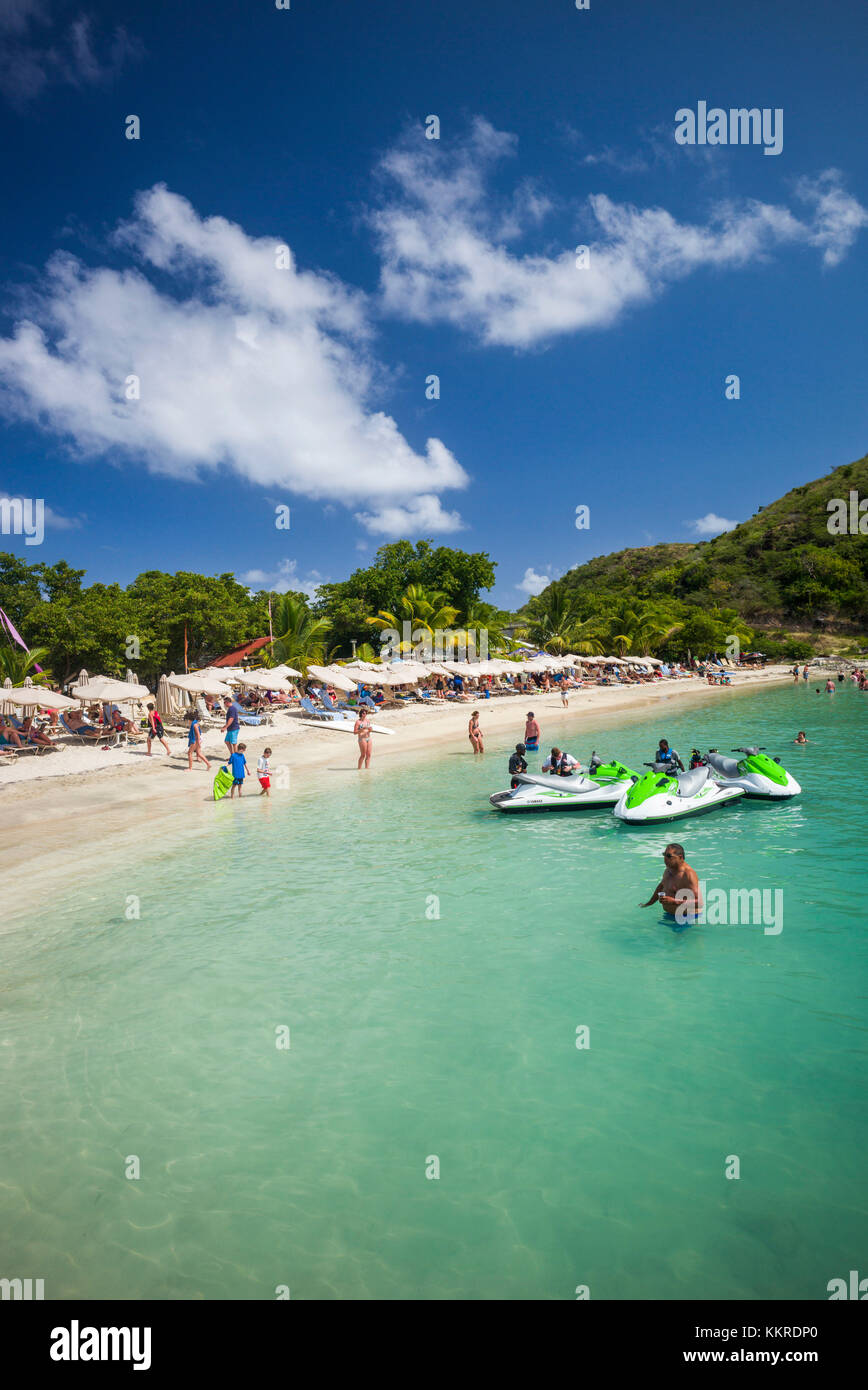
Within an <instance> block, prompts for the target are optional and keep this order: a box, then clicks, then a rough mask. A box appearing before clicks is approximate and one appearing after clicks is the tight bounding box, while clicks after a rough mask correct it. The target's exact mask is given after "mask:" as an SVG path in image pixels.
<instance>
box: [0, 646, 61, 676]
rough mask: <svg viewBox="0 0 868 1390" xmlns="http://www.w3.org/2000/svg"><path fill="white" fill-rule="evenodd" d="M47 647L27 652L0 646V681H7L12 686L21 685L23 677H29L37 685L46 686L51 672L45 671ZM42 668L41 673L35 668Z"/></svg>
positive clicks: (34, 648)
mask: <svg viewBox="0 0 868 1390" xmlns="http://www.w3.org/2000/svg"><path fill="white" fill-rule="evenodd" d="M48 655H49V652H48V648H47V647H33V648H32V649H31V650H30V651H29V652H25V651H21V650H19V649H18V648H17V647H7V646H0V681H4V680H6V679H7V677H8V679H9V680H10V681H11V682H12V684H13V685H23V684H24V678H25V676H31V677H32V678H33V680H34V682H35V684H37V685H47V684H48V682H49V681H50V680H51V672H50V671H47V670H45V667H44V663H45V662H46V661H47V660H48ZM37 666H42V667H43V669H42V671H37V670H36V669H35V668H36V667H37Z"/></svg>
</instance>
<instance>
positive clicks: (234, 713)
mask: <svg viewBox="0 0 868 1390" xmlns="http://www.w3.org/2000/svg"><path fill="white" fill-rule="evenodd" d="M240 724H241V709H240V706H239V705H237V704H236V702H235V700H230V699H229V696H228V695H227V696H226V723H225V724H224V725H223V732H224V734H225V735H226V737H225V739H224V743H225V744H226V753H227V756H228V757H229V758H230V759H231V757H232V754H233V753H234V752H235V744H236V743H237V742H238V730H239V727H240Z"/></svg>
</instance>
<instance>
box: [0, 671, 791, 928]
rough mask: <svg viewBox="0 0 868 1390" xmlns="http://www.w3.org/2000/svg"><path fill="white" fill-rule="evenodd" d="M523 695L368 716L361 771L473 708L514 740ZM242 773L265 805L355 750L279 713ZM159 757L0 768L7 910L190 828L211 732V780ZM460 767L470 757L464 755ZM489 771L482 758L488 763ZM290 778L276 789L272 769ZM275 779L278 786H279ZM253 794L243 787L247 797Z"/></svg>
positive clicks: (33, 761) (703, 687) (78, 754)
mask: <svg viewBox="0 0 868 1390" xmlns="http://www.w3.org/2000/svg"><path fill="white" fill-rule="evenodd" d="M791 680H792V676H791V674H790V668H789V667H786V666H772V667H767V668H766V669H765V670H763V671H743V672H737V673H735V674H734V676H733V685H732V686H731V687H720V686H714V687H711V686H709V685H708V684H707V683H706V681H704V680H702V679H699V678H693V679H689V680H674V679H671V680H665V679H664V680H661V681H660V682H658V683H655V684H654V685H640V686H628V687H619V686H593V687H590V688H589V689H587V690H577V691H572V692H571V694H570V704H569V709H567V710H565V709H563V707H562V705H561V701H560V697H559V695H557V694H555V693H554V692H552V693H549V694H547V695H545V694H542V693H540V694H537V695H536V696H535V697H534V696H532V697H530V699H531V702H532V707H533V709H534V712H535V713H536V714H537V717H538V718H540V720H544V719H545V717H546V716H547V715H548V716H550V717H551V718H557V719H558V721H569V722H570V723H573V722H574V723H575V724H576V729H577V736H578V735H579V733H580V730H581V726H582V722H583V721H588V720H591V719H596V720H599V718H600V717H601V716H602V717H605V716H606V715H607V714H609V713H612V714H615V713H621V712H623V711H629V710H632V711H636V712H637V713H639V712H641V711H642V710H644V709H654V708H655V707H656V706H662V705H667V706H669V707H672V706H674V705H675V704H676V703H677V704H681V703H682V702H689V701H691V700H697V699H703V698H704V699H709V698H711V699H720V700H728V699H733V698H737V696H738V694H739V692H741V691H743V690H756V689H757V687H762V686H776V685H779V684H781V683H782V682H783V683H786V682H788V681H791ZM527 707H528V699H527V697H518V696H501V697H497V698H492V699H490V700H480V701H477V702H475V703H474V702H473V701H471V700H468V701H467V702H463V703H460V704H457V703H453V702H450V703H448V704H446V703H444V704H436V705H426V706H422V705H418V704H415V705H411V706H409V707H408V708H406V709H400V710H388V711H385V712H378V714H377V716H376V721H375V722H379V723H382V724H384V725H388V726H389V727H391V728H394V730H395V737H392V738H390V737H387V736H384V735H379V736H377V735H375V739H374V756H373V762H372V768H371V771H370V773H368V774H359V775H369V776H373V777H375V776H376V775H377V768H378V767H379V766H380V765H381V764H388V763H389V762H391V761H392V760H394V759H396V758H401V757H403V756H405V755H406V754H407V753H408V752H410V751H414V752H416V751H423V750H425V749H426V748H432V747H436V746H438V745H439V746H442V745H444V744H446V745H455V744H456V743H463V744H466V743H467V738H466V734H467V721H468V718H469V715H470V710H471V709H473V708H478V709H479V711H480V721H481V725H482V729H483V732H484V734H486V735H488V736H489V738H490V739H492V740H493V739H497V740H502V739H504V738H507V737H509V738H511V737H512V736H513V735H514V737H515V740H516V741H517V740H518V739H520V738H521V735H522V732H523V728H524V716H525V714H526V712H527ZM242 737H243V741H244V742H245V743H246V744H247V750H248V764H249V765H250V768H251V773H252V774H255V766H256V758H257V757H258V755H259V753H260V751H261V750H262V749H263V748H264V747H266V746H268V747H270V748H271V749H272V756H271V759H270V763H271V769H272V780H273V784H274V785H273V786H272V797H273V798H274V799H277V798H280V797H282V796H287V795H298V794H299V793H300V792H309V791H315V790H317V788H319V787H327V786H328V784H329V773H330V772H333V771H334V770H335V769H338V770H345V771H347V772H348V773H350V772H352V773H353V774H354V775H355V767H356V757H357V747H356V740H355V739H354V738H353V737H352V735H351V734H349V733H343V732H334V731H330V730H328V729H326V728H323V729H318V728H313V727H310V726H309V725H305V724H303V723H302V722H301V720H300V718H299V717H298V715H297V714H293V713H287V712H280V713H277V714H275V715H274V722H273V724H272V725H270V726H268V725H262V726H259V727H249V728H245V730H244V731H243V735H242ZM168 742H169V746H170V748H171V750H172V753H171V756H168V757H167V756H166V753H165V751H164V750H163V748H162V747H160V745H158V744H156V743H155V744H154V745H153V748H152V756H151V757H150V758H149V757H148V756H147V752H146V744H145V742H144V740H142V741H141V742H139V743H135V744H130V745H129V746H125V745H122V746H121V747H119V748H111V749H107V750H104V749H102V748H101V747H99V746H97V747H95V748H93V747H80V746H70V745H66V744H61V745H60V751H58V752H50V753H46V754H43V755H41V756H39V757H35V756H34V757H30V756H27V757H20V758H19V759H18V760H17V761H16V763H15V765H14V766H12V767H3V768H0V835H2V842H3V846H4V879H5V881H6V889H7V902H9V901H10V898H14V897H15V896H16V895H17V894H18V893H19V892H21V893H27V892H32V886H33V866H34V862H35V860H36V859H38V861H39V863H40V864H41V865H42V866H44V867H45V868H49V867H52V866H54V865H56V864H58V863H61V864H64V863H65V864H72V863H74V862H76V861H78V862H79V863H80V862H81V851H82V847H83V846H88V845H91V846H93V845H96V846H99V850H100V852H101V853H106V852H110V851H111V847H112V844H113V842H114V841H115V840H119V839H122V838H124V837H127V836H129V835H141V834H142V833H143V831H146V833H148V834H150V833H151V832H152V831H154V830H155V829H156V827H157V826H158V824H159V822H161V821H162V820H164V819H168V818H171V817H177V816H178V815H179V814H180V815H182V816H184V815H186V816H188V817H195V818H196V819H198V818H199V817H200V816H201V815H202V813H203V809H204V811H205V812H207V813H208V814H210V813H211V812H212V811H213V802H211V800H210V793H211V779H212V776H213V774H214V772H216V770H217V767H218V766H219V763H220V762H221V761H222V759H223V757H224V753H225V747H224V744H223V741H222V737H221V734H220V731H219V729H212V730H209V731H207V732H205V733H204V734H203V748H204V751H205V753H206V756H207V757H209V759H211V772H210V773H209V772H208V771H206V769H205V767H204V766H203V765H202V764H201V763H200V764H196V763H195V762H194V765H193V771H192V772H189V771H187V747H186V738H185V737H184V736H183V735H181V734H175V735H174V736H173V735H169V737H168ZM467 747H468V757H469V756H470V750H469V745H467ZM492 761H493V760H492ZM286 769H289V771H290V777H289V778H288V779H287V778H285V777H284V778H283V779H281V778H280V776H279V774H280V772H281V770H286ZM281 780H282V781H284V782H288V786H281V785H280V783H281ZM258 792H259V788H258V784H257V783H256V781H255V776H254V777H253V779H252V781H251V785H250V790H249V793H248V796H249V798H250V799H251V800H253V799H254V798H255V797H256V796H257V795H258Z"/></svg>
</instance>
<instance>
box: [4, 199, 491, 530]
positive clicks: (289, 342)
mask: <svg viewBox="0 0 868 1390" xmlns="http://www.w3.org/2000/svg"><path fill="white" fill-rule="evenodd" d="M115 241H116V243H117V246H118V247H119V248H120V249H121V250H122V251H124V252H126V253H127V254H128V255H130V256H132V257H133V258H134V259H135V261H136V264H134V265H133V266H131V267H130V268H128V269H124V270H117V269H109V268H107V267H99V268H96V269H92V268H89V267H87V266H84V265H83V264H82V263H81V262H80V261H78V260H76V259H75V258H74V257H72V256H70V255H67V254H65V253H58V254H56V255H55V256H53V257H52V259H51V260H50V261H49V263H48V266H47V268H46V272H45V277H44V285H43V288H42V289H41V290H40V291H39V292H38V294H34V296H33V298H32V302H31V303H30V304H29V306H28V315H29V316H28V317H27V318H24V319H22V320H21V321H20V322H19V323H18V324H17V325H16V328H15V332H14V335H13V336H12V337H11V338H7V339H0V392H2V394H0V404H2V405H3V406H4V407H5V409H6V412H7V413H9V414H13V415H16V416H18V417H20V418H23V419H25V420H27V421H29V422H31V423H33V424H38V425H40V426H42V427H43V428H47V429H49V430H51V431H53V432H54V433H55V434H57V435H60V436H61V437H63V438H65V439H67V440H69V441H70V442H71V445H72V447H73V448H74V449H75V450H76V451H77V452H78V453H80V454H81V455H84V456H97V455H107V456H108V457H109V458H110V459H112V461H114V462H118V463H121V462H126V461H132V462H133V463H134V464H139V463H141V462H142V461H144V462H145V463H146V464H147V466H148V468H149V469H150V470H151V471H152V472H154V473H161V474H164V475H167V476H170V477H174V478H180V479H184V480H186V481H195V480H197V479H199V478H201V477H202V476H203V475H204V474H206V473H208V472H215V471H218V470H220V471H224V472H225V471H229V472H231V473H234V474H236V475H238V476H240V477H242V478H243V479H245V480H247V481H248V482H251V483H254V484H257V485H259V486H262V487H269V488H275V487H277V486H279V487H280V488H281V489H285V490H286V491H287V492H289V493H295V494H298V495H301V496H304V497H309V498H313V499H317V500H320V501H334V502H341V503H343V504H344V505H346V506H348V507H358V506H359V505H362V506H365V507H369V508H371V509H372V510H373V511H374V512H375V513H379V514H380V515H382V516H385V515H386V514H387V511H386V510H384V509H396V508H397V509H400V508H404V509H406V510H407V512H408V515H410V516H411V517H412V516H414V515H415V516H418V518H419V519H420V520H424V519H425V518H426V517H427V518H430V519H431V522H432V524H434V525H436V526H438V529H440V530H443V529H446V528H447V521H446V520H445V518H446V516H447V514H446V513H444V512H443V511H442V508H440V504H439V502H438V501H437V494H438V493H439V492H440V491H442V490H443V489H446V488H463V487H465V486H466V485H467V482H468V478H467V475H466V473H465V472H464V470H463V469H462V468H461V466H460V465H459V463H458V462H457V461H456V459H455V458H454V457H453V455H452V454H451V453H450V452H449V450H448V449H447V448H446V446H445V445H444V444H443V443H442V442H441V441H440V440H439V439H435V438H432V439H429V440H428V441H427V443H426V445H425V449H424V452H421V453H419V452H416V451H415V450H414V449H413V448H412V447H411V445H410V444H409V443H408V442H407V440H406V439H405V438H404V437H403V435H402V434H401V433H400V431H399V429H398V426H397V425H396V423H395V421H394V420H393V419H392V418H391V417H390V416H389V415H386V414H384V413H383V412H382V411H381V410H378V409H376V408H375V405H376V399H375V398H376V395H377V392H378V390H379V388H380V386H381V382H382V379H383V376H384V373H383V369H382V367H381V366H380V364H379V363H378V362H377V360H376V359H375V357H374V355H373V353H372V350H371V346H370V338H371V328H370V323H369V318H368V306H367V304H366V302H365V300H364V298H363V296H362V295H360V294H359V293H358V292H357V291H355V290H352V289H349V288H347V287H346V286H345V285H343V284H341V282H340V281H339V280H337V279H336V278H335V277H334V276H331V275H328V274H324V273H320V272H315V271H308V270H300V269H299V268H298V267H297V266H296V265H295V263H294V261H293V260H292V257H291V254H290V255H289V261H290V264H289V268H287V269H278V268H277V264H276V262H277V257H276V250H277V248H278V247H280V246H281V245H283V243H281V241H280V239H279V238H274V237H265V238H253V237H249V236H247V235H246V234H245V232H244V231H243V230H242V228H240V227H238V226H236V225H234V224H233V223H231V222H227V221H226V220H225V219H224V218H222V217H209V218H200V217H199V216H198V214H197V213H196V211H195V210H194V208H193V207H192V206H191V205H190V203H189V202H187V201H186V200H185V199H184V198H181V197H179V196H177V195H176V194H173V193H170V192H169V191H168V190H167V189H166V188H165V187H162V186H157V187H155V188H153V189H151V190H150V191H149V192H146V193H143V194H140V195H139V197H138V198H137V200H136V207H135V215H134V217H133V218H132V220H131V221H130V222H128V223H125V224H124V225H123V226H122V227H121V228H120V229H119V230H118V233H117V234H116V237H115ZM142 267H143V268H142ZM151 268H154V269H156V270H157V271H159V272H160V285H159V287H158V286H157V285H156V284H155V283H152V281H151V279H149V278H148V276H147V274H146V272H147V271H148V270H150V269H151ZM167 285H168V286H169V287H170V289H171V292H170V289H169V288H166V286H167ZM131 375H135V376H137V377H138V378H139V381H140V388H139V390H140V398H139V399H137V400H127V399H126V395H125V382H126V380H127V378H128V377H129V376H131ZM365 524H369V523H368V522H366V523H365ZM458 524H460V523H459V522H458V520H457V518H454V516H452V514H450V519H449V522H448V525H449V526H450V527H451V528H452V529H455V526H456V525H458Z"/></svg>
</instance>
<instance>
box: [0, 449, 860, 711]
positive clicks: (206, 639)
mask: <svg viewBox="0 0 868 1390" xmlns="http://www.w3.org/2000/svg"><path fill="white" fill-rule="evenodd" d="M851 491H852V492H854V493H856V494H858V496H859V498H866V497H868V458H863V459H860V460H858V462H856V463H851V464H847V465H846V466H845V467H843V468H836V469H835V470H834V472H832V473H829V474H827V475H826V477H824V478H820V479H818V480H817V481H816V482H812V483H806V484H804V486H802V487H797V488H793V489H792V491H791V492H788V493H787V495H786V496H785V497H782V498H781V499H780V500H779V501H777V502H774V503H772V505H771V506H768V507H763V508H762V509H761V510H760V511H758V512H757V513H756V515H755V516H753V517H752V518H751V519H750V521H746V522H743V523H742V524H741V525H740V526H737V527H736V528H735V530H733V531H728V532H726V533H725V534H723V535H721V536H716V537H715V538H714V539H713V540H710V541H703V542H699V543H697V544H687V545H677V544H667V545H655V546H644V547H640V548H638V549H635V550H621V551H618V552H617V553H615V554H613V555H603V556H600V557H599V558H598V559H595V560H591V561H590V563H589V564H586V565H580V566H578V567H577V568H576V569H573V570H570V571H569V573H568V574H565V575H564V576H563V577H562V578H561V579H559V580H557V581H555V582H554V583H553V584H550V585H549V586H548V588H547V589H545V590H544V591H543V593H542V594H540V595H539V596H538V597H536V598H533V599H531V600H530V602H529V603H527V604H526V605H525V606H524V608H523V609H522V610H521V612H520V613H519V614H518V615H517V617H516V618H515V619H511V617H510V614H508V613H505V612H503V611H502V610H500V609H497V608H495V607H494V606H493V605H492V604H489V603H485V602H484V601H483V600H482V599H481V598H480V594H481V593H482V592H483V591H484V590H487V589H490V588H491V587H492V585H493V584H494V571H495V563H494V561H492V560H491V558H490V557H489V556H488V555H487V554H485V553H484V552H476V553H474V554H471V553H469V552H467V551H463V550H454V549H452V548H451V547H448V546H436V547H435V546H434V545H432V543H431V542H430V541H419V542H417V543H416V544H415V545H413V544H411V542H410V541H397V542H395V543H394V544H391V545H384V546H382V547H381V548H380V549H379V550H378V551H377V554H376V556H375V557H374V561H373V563H372V564H371V565H369V566H368V567H367V568H365V569H358V570H355V571H354V572H353V573H352V574H351V575H350V577H349V578H348V579H346V580H344V581H343V582H342V583H337V584H323V585H322V586H321V587H320V588H319V589H318V591H317V594H316V597H315V599H314V600H313V601H310V600H309V599H308V598H307V596H306V595H305V594H301V593H289V594H271V595H269V594H268V593H265V592H262V593H256V594H254V593H251V591H250V590H249V589H248V588H246V587H245V586H244V585H243V584H239V583H238V581H237V580H236V579H235V577H234V576H233V575H231V574H221V575H217V576H207V575H201V574H191V573H187V572H184V571H181V572H179V573H178V574H163V573H161V572H160V571H159V570H148V571H147V572H146V573H145V574H140V575H139V576H138V578H137V579H135V580H134V581H133V583H132V584H129V585H127V587H126V588H123V587H121V586H120V585H119V584H91V585H88V586H85V585H84V584H83V583H82V581H83V579H84V576H85V571H84V570H77V569H73V568H72V567H71V566H70V565H68V564H67V563H66V561H64V560H60V561H58V562H57V563H56V564H53V565H45V564H34V565H29V564H27V563H26V562H25V561H24V560H22V559H19V558H18V556H16V555H14V554H8V553H5V554H4V553H0V608H3V609H4V610H5V612H6V613H7V614H8V615H9V618H10V619H11V621H12V623H13V624H14V625H15V627H16V628H17V629H18V631H19V632H20V633H21V635H22V637H23V638H24V640H25V641H26V642H27V643H28V645H29V646H32V648H33V651H32V652H31V653H30V654H29V656H28V654H27V653H24V652H22V651H21V649H20V648H18V647H16V646H15V644H13V643H12V642H11V640H10V639H9V638H8V637H6V635H5V634H2V635H0V680H2V679H3V678H5V677H6V676H9V677H10V678H11V679H12V681H13V683H15V684H18V683H20V682H21V681H22V680H23V679H24V677H25V675H28V674H33V675H34V677H35V676H36V675H37V674H38V673H36V672H35V667H36V666H37V665H39V666H41V667H42V668H43V670H44V671H47V670H48V669H50V671H51V673H52V675H53V677H54V679H56V680H58V681H61V682H65V681H67V680H69V679H70V677H72V676H74V675H77V674H78V671H79V670H80V669H81V668H82V667H83V666H84V667H86V668H87V669H88V670H89V671H99V672H102V673H105V674H107V675H119V676H122V675H123V674H124V672H125V671H126V668H127V667H128V666H132V668H133V669H134V670H135V671H136V673H137V674H138V675H139V677H140V678H141V679H143V680H145V681H148V682H153V681H154V680H155V679H156V677H157V676H159V675H160V674H161V673H162V672H164V671H169V670H173V669H174V670H175V671H182V670H183V669H184V644H185V639H186V643H187V660H188V663H189V666H190V667H191V668H195V667H197V666H202V665H205V664H206V663H207V662H209V661H212V660H213V659H214V658H215V657H216V656H219V655H220V654H222V653H223V652H226V651H229V650H231V649H232V648H234V647H237V646H241V645H242V644H243V643H245V642H249V641H251V640H252V639H254V638H257V637H263V636H266V635H267V634H268V630H269V628H268V621H269V619H268V609H269V599H270V601H271V609H272V627H273V632H274V638H275V641H274V647H273V649H272V651H271V652H269V651H267V650H265V651H263V652H262V658H263V660H269V659H273V660H275V661H285V662H287V663H288V664H289V665H290V666H294V667H297V668H298V669H300V670H304V669H305V667H306V665H307V664H308V662H322V661H327V660H330V659H333V658H334V657H335V656H347V657H348V656H350V655H351V652H352V649H353V644H355V645H356V650H357V654H358V656H359V657H361V658H363V659H370V658H371V657H373V656H374V655H375V653H376V650H377V648H378V646H379V642H378V639H377V633H378V631H379V630H382V629H383V628H397V629H398V630H399V631H400V630H401V624H402V622H403V621H405V620H407V619H409V621H410V622H411V624H412V628H413V629H414V630H418V629H419V628H421V629H424V630H425V631H427V632H433V630H434V629H436V628H440V629H451V630H453V631H454V632H456V633H457V634H461V633H462V632H464V633H465V634H466V632H467V631H468V630H470V629H475V630H476V631H477V632H478V631H479V630H480V629H486V630H487V632H488V644H489V650H490V651H498V650H499V651H506V650H508V649H509V648H510V646H511V645H512V643H511V639H509V638H508V637H507V636H506V634H505V631H504V629H509V630H510V631H511V632H512V633H514V635H515V636H517V637H523V636H526V637H527V638H528V640H530V641H532V642H535V643H537V644H539V645H540V646H541V647H545V648H546V649H547V650H548V651H550V652H552V653H558V652H566V651H574V652H577V653H578V654H580V655H588V656H593V655H599V654H602V653H603V652H620V653H621V654H626V653H628V652H631V653H636V654H638V655H648V654H651V653H653V654H655V655H658V656H668V657H681V656H685V655H686V654H687V653H688V652H692V653H693V654H694V655H698V656H704V655H706V654H708V653H710V652H720V653H723V652H724V651H725V650H726V647H727V644H728V642H729V639H730V638H731V637H733V636H735V637H737V638H738V640H739V642H740V643H741V646H742V648H743V649H744V648H749V647H752V646H758V647H761V648H762V650H764V651H765V652H767V653H768V655H769V656H772V657H783V658H785V659H787V660H801V659H803V658H805V657H808V656H810V655H812V654H814V653H815V652H822V651H829V650H832V649H834V650H837V651H839V652H841V653H844V652H845V651H847V650H857V649H859V648H860V647H862V648H864V646H865V645H866V642H865V637H864V634H865V633H866V632H868V534H860V533H859V531H858V527H857V529H856V533H855V534H852V533H850V532H849V531H846V532H845V533H844V534H840V535H836V534H832V533H830V531H829V526H828V523H829V520H830V513H829V510H828V503H829V502H830V501H831V500H832V499H833V498H841V499H843V500H844V501H846V500H847V499H848V498H849V495H850V493H851ZM860 516H861V518H862V519H863V521H864V524H865V527H866V532H868V512H863V513H861V514H860V513H858V512H857V513H856V518H857V521H858V519H859V517H860ZM130 639H134V642H133V650H131V649H130Z"/></svg>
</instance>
